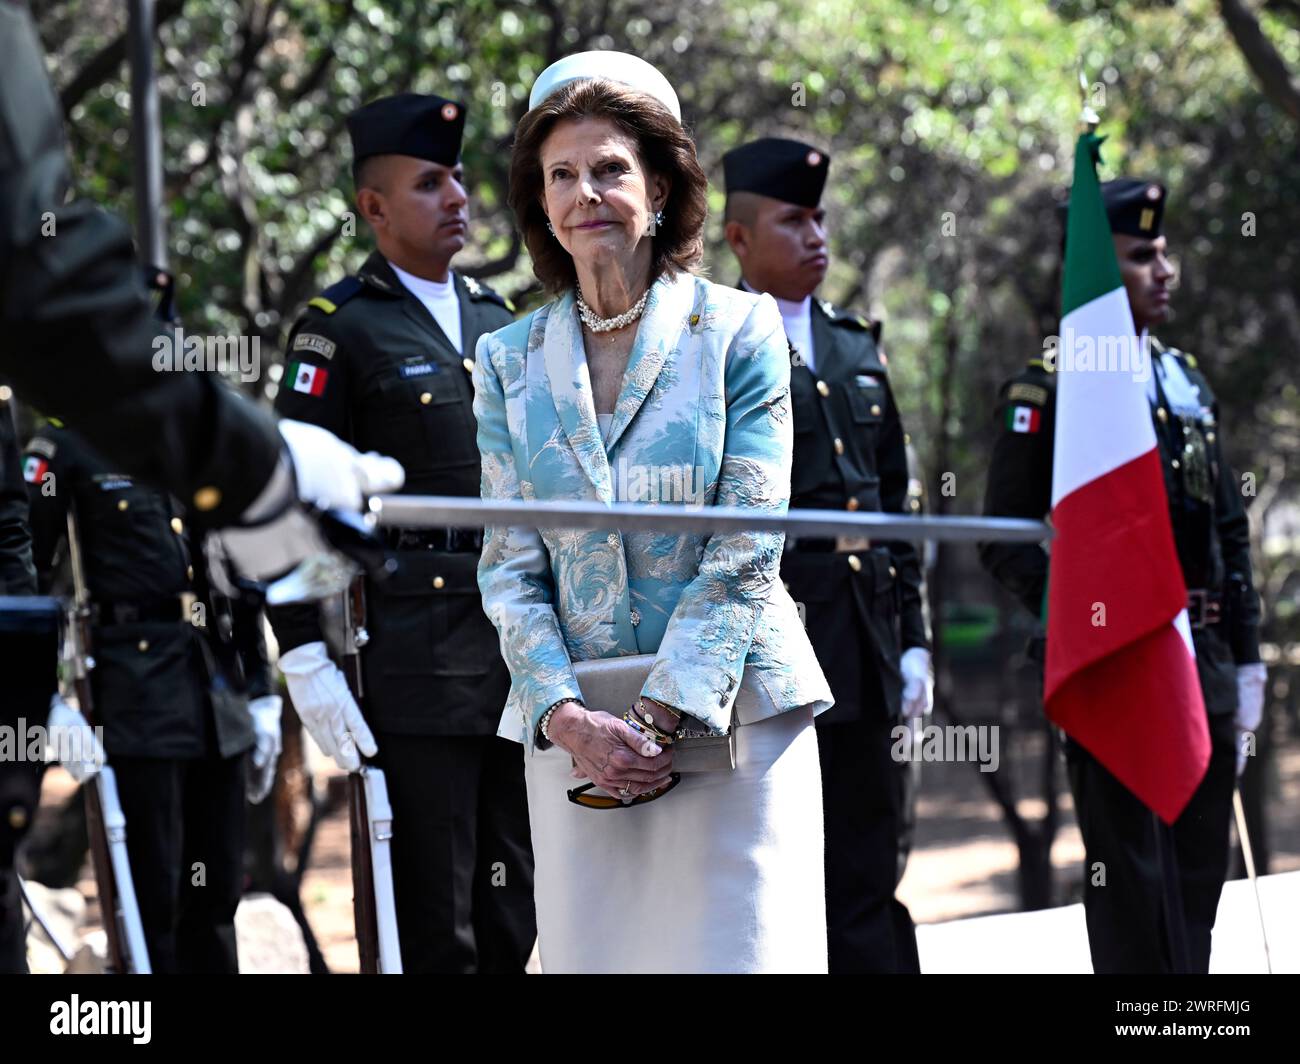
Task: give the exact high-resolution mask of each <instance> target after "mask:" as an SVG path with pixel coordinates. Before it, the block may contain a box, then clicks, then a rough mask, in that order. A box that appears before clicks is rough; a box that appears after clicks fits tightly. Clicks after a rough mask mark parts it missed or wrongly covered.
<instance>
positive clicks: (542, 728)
mask: <svg viewBox="0 0 1300 1064" xmlns="http://www.w3.org/2000/svg"><path fill="white" fill-rule="evenodd" d="M565 702H576V703H577V704H578V705H580V706H582V708H583V709H586V708H587V704H586V703H585V702H583V700H582V699H581V698H561V699H560V700H559V701H558V702H555V703H553V704H552V705H550V706H547V707H546V712H545V713H543V714H542V719H541V720H540V721H538V722H537V730H538V732H539V733H540V734H541V736H542V738H543V739H545V740H546V741H547V742H548V743H549V742H550V741H551V737H550V736H549V735H548V734H547V733H546V729H547V728H549V727H550V725H551V716H552V714H554V712H555V711H556V710H557V709H559V708H560V707H561V706H562V705H564V703H565Z"/></svg>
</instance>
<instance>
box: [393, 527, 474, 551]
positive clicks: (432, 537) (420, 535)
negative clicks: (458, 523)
mask: <svg viewBox="0 0 1300 1064" xmlns="http://www.w3.org/2000/svg"><path fill="white" fill-rule="evenodd" d="M385 538H386V539H387V540H388V546H389V547H390V548H392V549H393V550H438V551H446V552H447V553H450V554H477V553H479V552H480V551H481V550H482V549H483V530H482V529H480V528H390V529H388V530H387V531H386V532H385Z"/></svg>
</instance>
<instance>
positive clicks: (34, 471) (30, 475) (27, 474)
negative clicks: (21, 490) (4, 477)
mask: <svg viewBox="0 0 1300 1064" xmlns="http://www.w3.org/2000/svg"><path fill="white" fill-rule="evenodd" d="M49 468H50V463H49V462H47V461H46V460H45V459H44V458H42V457H41V456H40V455H36V454H32V455H28V456H27V461H25V462H24V463H23V479H24V480H25V481H27V483H28V484H39V483H40V482H41V478H42V477H44V476H45V474H46V472H47V471H48V470H49Z"/></svg>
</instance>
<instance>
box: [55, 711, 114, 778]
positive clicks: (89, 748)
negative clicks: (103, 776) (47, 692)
mask: <svg viewBox="0 0 1300 1064" xmlns="http://www.w3.org/2000/svg"><path fill="white" fill-rule="evenodd" d="M45 732H46V735H47V736H48V739H49V742H48V744H47V746H46V751H45V760H46V761H58V763H59V764H60V765H62V766H63V767H64V768H65V769H67V770H68V775H70V776H71V777H72V778H73V779H74V780H76V781H77V782H78V783H85V782H86V781H87V780H88V779H92V778H93V777H94V776H95V775H96V774H97V773H98V772H99V770H100V769H101V768H103V767H104V748H103V747H102V746H100V744H99V737H98V736H97V735H96V734H95V730H94V729H93V728H92V727H91V726H90V724H89V722H88V721H87V720H86V718H85V717H83V716H82V715H81V711H80V710H77V709H73V708H72V707H71V706H70V705H68V703H66V702H65V701H63V699H62V698H61V697H60V696H59V695H55V696H54V697H53V698H51V699H50V715H49V719H48V721H47V723H46V729H45Z"/></svg>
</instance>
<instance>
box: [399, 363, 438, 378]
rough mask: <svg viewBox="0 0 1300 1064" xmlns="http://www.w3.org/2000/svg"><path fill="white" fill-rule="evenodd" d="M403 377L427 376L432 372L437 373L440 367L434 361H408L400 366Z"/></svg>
mask: <svg viewBox="0 0 1300 1064" xmlns="http://www.w3.org/2000/svg"><path fill="white" fill-rule="evenodd" d="M398 370H399V371H400V372H401V374H402V376H403V377H406V378H410V377H427V376H429V374H431V373H437V372H438V367H437V366H435V365H434V364H433V363H432V362H407V363H405V364H404V365H401V366H399V367H398Z"/></svg>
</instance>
